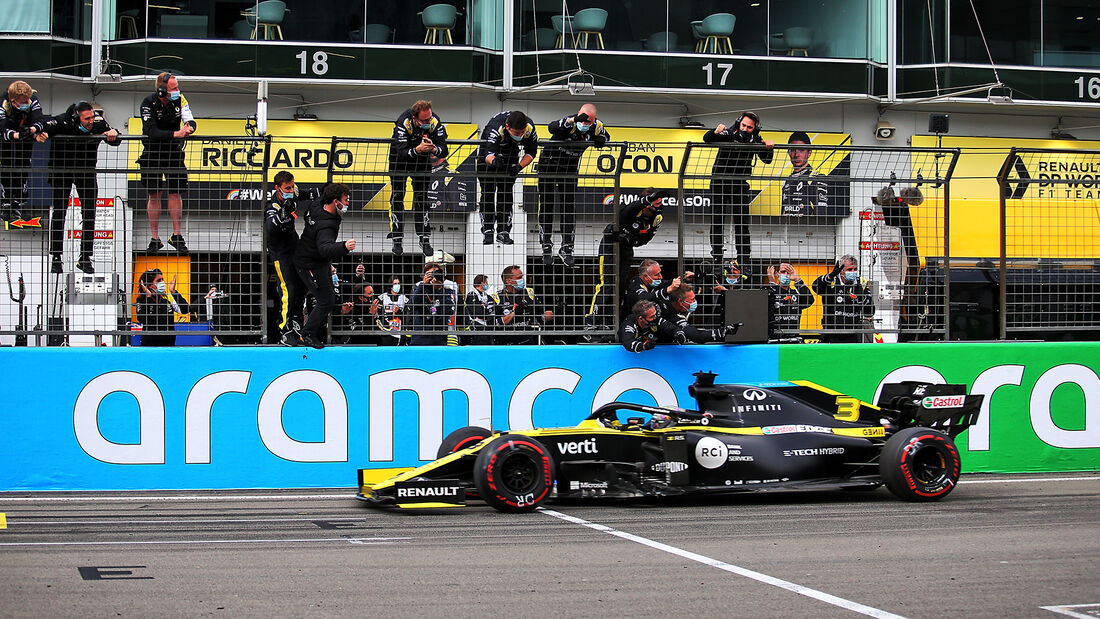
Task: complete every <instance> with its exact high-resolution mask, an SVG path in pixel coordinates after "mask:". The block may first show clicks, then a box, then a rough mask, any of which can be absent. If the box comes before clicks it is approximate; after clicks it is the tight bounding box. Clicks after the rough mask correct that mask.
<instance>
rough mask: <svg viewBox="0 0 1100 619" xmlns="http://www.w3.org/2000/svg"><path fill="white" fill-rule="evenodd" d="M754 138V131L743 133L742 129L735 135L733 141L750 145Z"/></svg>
mask: <svg viewBox="0 0 1100 619" xmlns="http://www.w3.org/2000/svg"><path fill="white" fill-rule="evenodd" d="M752 136H753V132H752V131H741V130H740V129H738V130H737V131H736V132H734V134H733V140H734V141H735V142H741V143H743V144H748V143H749V142H752Z"/></svg>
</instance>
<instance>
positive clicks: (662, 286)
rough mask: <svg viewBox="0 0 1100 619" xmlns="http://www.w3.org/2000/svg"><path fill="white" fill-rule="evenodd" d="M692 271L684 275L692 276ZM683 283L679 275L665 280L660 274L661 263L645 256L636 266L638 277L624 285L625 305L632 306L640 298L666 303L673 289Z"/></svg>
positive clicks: (661, 303)
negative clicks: (639, 264)
mask: <svg viewBox="0 0 1100 619" xmlns="http://www.w3.org/2000/svg"><path fill="white" fill-rule="evenodd" d="M693 275H694V273H692V272H691V271H688V272H686V273H684V276H685V277H688V278H690V277H692V276H693ZM682 283H683V280H682V279H681V278H680V277H674V278H672V279H671V280H668V281H666V280H665V279H664V276H663V275H662V274H661V265H660V263H658V262H657V261H656V260H653V259H651V258H646V259H645V260H642V264H641V266H639V267H638V277H635V278H634V279H632V280H630V283H629V284H627V286H626V298H625V302H626V307H629V308H632V307H634V304H635V303H637V302H638V301H641V300H642V299H646V300H648V301H653V302H654V303H656V304H658V305H666V304H668V302H669V298H670V296H671V295H672V293H673V291H675V290H676V289H677V288H679V287H680V286H681V285H682Z"/></svg>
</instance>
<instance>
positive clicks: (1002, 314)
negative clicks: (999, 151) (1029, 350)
mask: <svg viewBox="0 0 1100 619" xmlns="http://www.w3.org/2000/svg"><path fill="white" fill-rule="evenodd" d="M1018 156H1019V155H1017V154H1016V147H1015V146H1013V147H1012V148H1011V149H1009V151H1008V157H1006V158H1005V161H1004V163H1003V164H1001V170H1000V171H999V172H998V173H997V187H998V189H1000V194H1001V195H1000V196H999V199H1000V223H1001V229H1000V237H1001V239H1000V254H1001V255H1000V259H999V260H998V272H999V277H1000V286H998V291H999V294H998V295H997V296H998V299H997V303H998V304H999V306H1000V307H999V309H1000V311H999V312H998V314H999V315H998V320H997V323H998V324H997V330H998V336H999V337H1000V339H1002V340H1006V339H1008V264H1007V261H1008V240H1007V236H1008V235H1007V231H1008V228H1007V225H1008V203H1007V200H1006V198H1007V196H1006V194H1007V193H1008V174H1009V172H1010V171H1011V170H1012V168H1013V167H1014V166H1015V165H1016V157H1018ZM1020 182H1023V180H1022V179H1021V181H1020Z"/></svg>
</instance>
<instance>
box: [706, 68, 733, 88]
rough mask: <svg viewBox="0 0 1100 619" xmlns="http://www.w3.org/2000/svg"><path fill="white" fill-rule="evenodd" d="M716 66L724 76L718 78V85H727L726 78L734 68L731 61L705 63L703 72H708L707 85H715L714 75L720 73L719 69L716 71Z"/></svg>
mask: <svg viewBox="0 0 1100 619" xmlns="http://www.w3.org/2000/svg"><path fill="white" fill-rule="evenodd" d="M715 67H717V69H718V71H721V72H722V77H720V78H719V79H718V85H719V86H725V85H726V78H727V77H729V74H730V71H731V70H733V64H732V63H729V62H718V63H714V62H708V63H707V64H705V65H703V72H704V73H706V74H707V86H713V85H714V76H715V74H717V73H718V71H715Z"/></svg>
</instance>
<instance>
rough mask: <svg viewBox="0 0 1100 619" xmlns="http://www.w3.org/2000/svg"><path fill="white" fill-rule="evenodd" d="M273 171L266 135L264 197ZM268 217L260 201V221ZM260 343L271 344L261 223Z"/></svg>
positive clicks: (265, 237)
mask: <svg viewBox="0 0 1100 619" xmlns="http://www.w3.org/2000/svg"><path fill="white" fill-rule="evenodd" d="M331 161H332V157H331V156H330V157H329V162H330V163H329V165H332V164H331ZM270 171H271V136H270V135H267V134H265V135H264V166H263V172H262V173H263V177H262V179H261V181H260V182H261V187H262V188H263V195H264V196H265V197H266V196H267V195H268V191H269V189H268V185H267V177H268V174H269V173H270ZM266 215H267V203H266V202H265V201H264V200H261V201H260V221H261V222H263V221H264V217H265V216H266ZM260 230H261V232H260V239H261V240H262V242H261V243H260V308H261V311H260V341H261V342H263V343H264V344H270V343H271V342H270V341H268V333H269V331H268V326H269V325H268V324H267V301H268V299H267V278H268V277H270V274H269V273H268V270H267V226H264V225H263V224H262V223H261V228H260Z"/></svg>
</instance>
